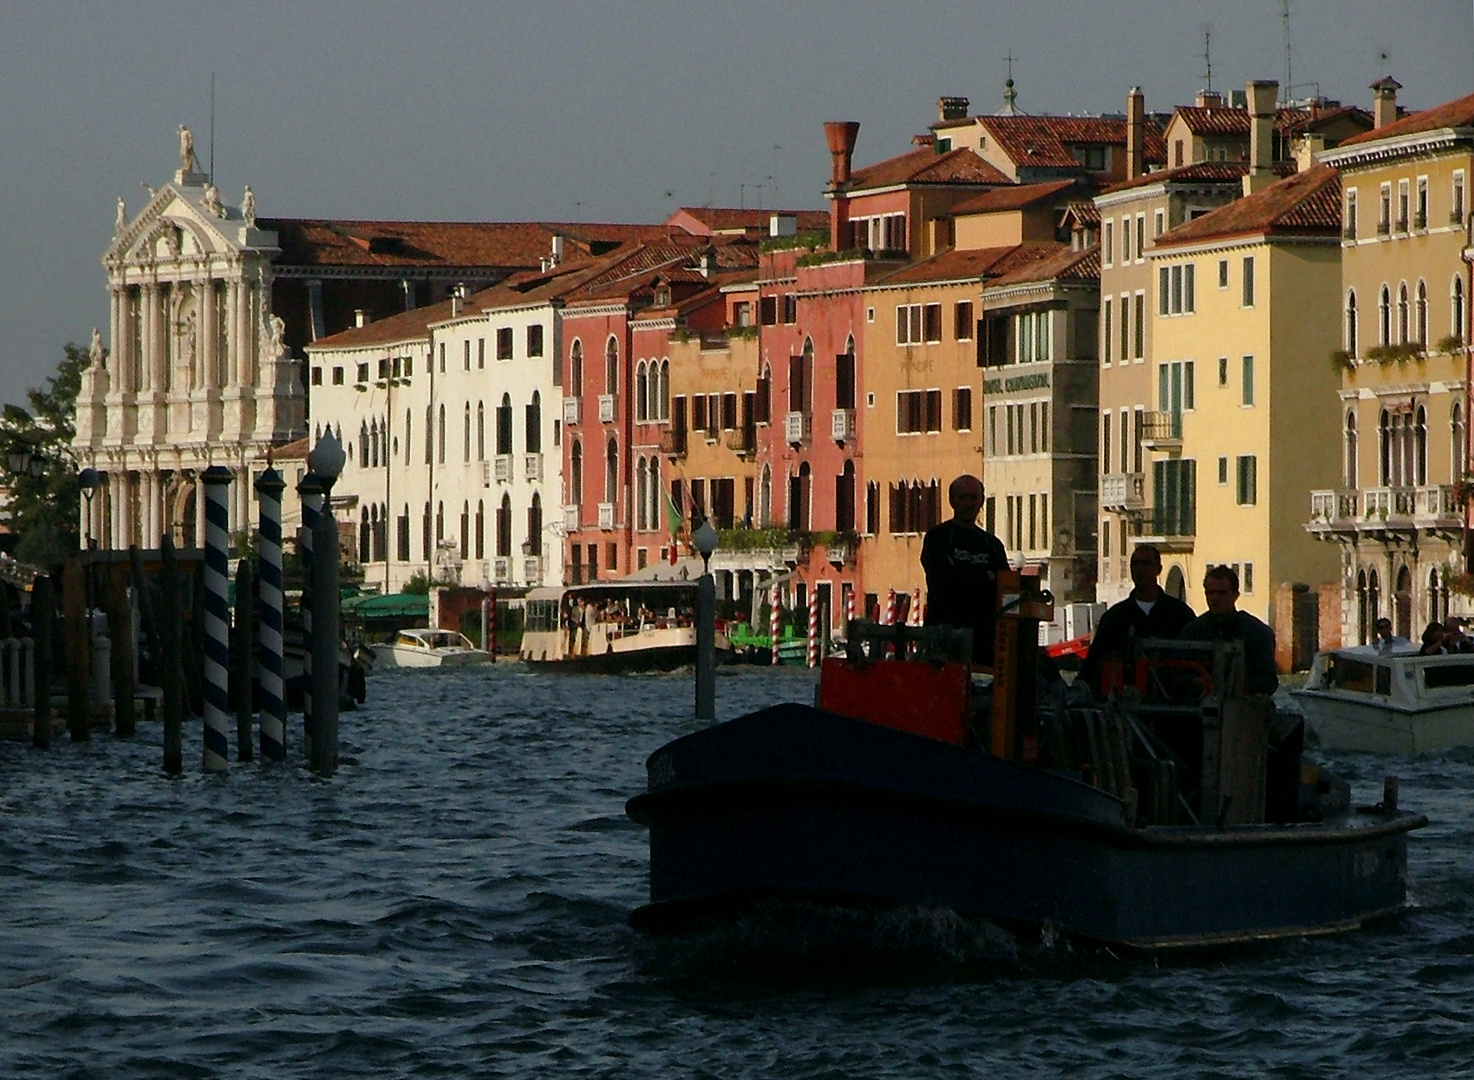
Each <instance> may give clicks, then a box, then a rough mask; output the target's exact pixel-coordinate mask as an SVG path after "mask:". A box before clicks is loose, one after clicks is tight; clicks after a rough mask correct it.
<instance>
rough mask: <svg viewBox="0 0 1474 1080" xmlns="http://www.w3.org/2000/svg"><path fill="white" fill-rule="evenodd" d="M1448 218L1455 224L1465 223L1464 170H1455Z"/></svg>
mask: <svg viewBox="0 0 1474 1080" xmlns="http://www.w3.org/2000/svg"><path fill="white" fill-rule="evenodd" d="M1448 220H1449V221H1450V222H1451V223H1452V224H1454V225H1462V224H1463V223H1464V170H1463V169H1459V170H1457V171H1455V172H1454V177H1453V190H1452V191H1451V192H1450V193H1449V211H1448Z"/></svg>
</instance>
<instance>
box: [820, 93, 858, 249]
mask: <svg viewBox="0 0 1474 1080" xmlns="http://www.w3.org/2000/svg"><path fill="white" fill-rule="evenodd" d="M859 135H860V123H859V121H857V120H828V121H825V123H824V138H825V140H826V141H827V142H828V143H829V247H830V248H831V250H834V251H844V250H845V249H846V248H848V247H849V246H850V244H849V239H850V197H849V196H848V195H847V194H845V191H846V189H847V188H848V187H849V185H850V166H851V164H852V163H853V161H854V157H855V140H856V139H857V138H858V137H859Z"/></svg>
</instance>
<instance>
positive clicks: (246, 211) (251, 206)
mask: <svg viewBox="0 0 1474 1080" xmlns="http://www.w3.org/2000/svg"><path fill="white" fill-rule="evenodd" d="M241 217H242V218H244V219H245V222H246V228H248V229H254V228H255V227H256V193H255V192H254V191H252V190H251V185H250V184H247V185H246V193H245V194H244V195H242V196H241Z"/></svg>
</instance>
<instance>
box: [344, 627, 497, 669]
mask: <svg viewBox="0 0 1474 1080" xmlns="http://www.w3.org/2000/svg"><path fill="white" fill-rule="evenodd" d="M373 650H374V659H375V661H376V662H377V663H378V664H382V665H383V666H384V667H403V668H410V667H413V668H421V667H461V666H464V665H466V664H488V663H490V662H491V657H490V656H489V655H488V654H487V653H486V652H485V651H484V650H482V649H478V648H476V646H474V645H472V644H471V642H470V639H468V638H467V637H466V635H465V634H462V633H459V632H458V631H455V630H426V629H412V630H401V631H399V633H397V634H395V635H394V640H393V641H386V642H382V643H380V644H378V645H375V646H373Z"/></svg>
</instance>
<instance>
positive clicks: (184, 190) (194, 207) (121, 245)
mask: <svg viewBox="0 0 1474 1080" xmlns="http://www.w3.org/2000/svg"><path fill="white" fill-rule="evenodd" d="M150 191H151V197H150V199H149V201H148V203H147V205H146V206H144V208H143V210H142V211H141V212H140V213H139V214H138V215H137V216H136V217H134V218H133V219H132V220H131V221H128V220H124V222H123V225H122V227H121V228H120V229H119V231H118V235H117V236H115V237H114V238H113V242H112V243H111V244H109V245H108V249H107V251H106V252H104V254H103V258H102V261H103V263H104V264H106V265H109V266H113V265H119V264H133V265H138V264H167V263H171V262H179V261H184V262H194V261H197V260H200V259H203V258H206V257H209V256H211V255H232V254H242V253H245V252H250V251H273V250H275V248H276V234H275V233H272V232H265V231H263V230H260V229H257V228H255V227H254V226H253V225H252V224H250V223H248V222H247V221H246V219H245V217H244V216H243V215H242V213H241V210H240V208H238V207H235V206H227V205H225V204H224V203H222V202H221V201H220V193H219V192H218V191H217V190H216V189H215V187H214V186H213V185H211V184H209V183H204V184H200V183H194V182H184V183H181V182H180V181H179V179H178V178H177V177H176V178H175V180H173V181H170V182H169V183H167V184H165V185H164V186H163V187H161V188H159V189H157V190H153V189H150ZM125 217H126V215H125V214H121V213H120V218H125Z"/></svg>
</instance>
